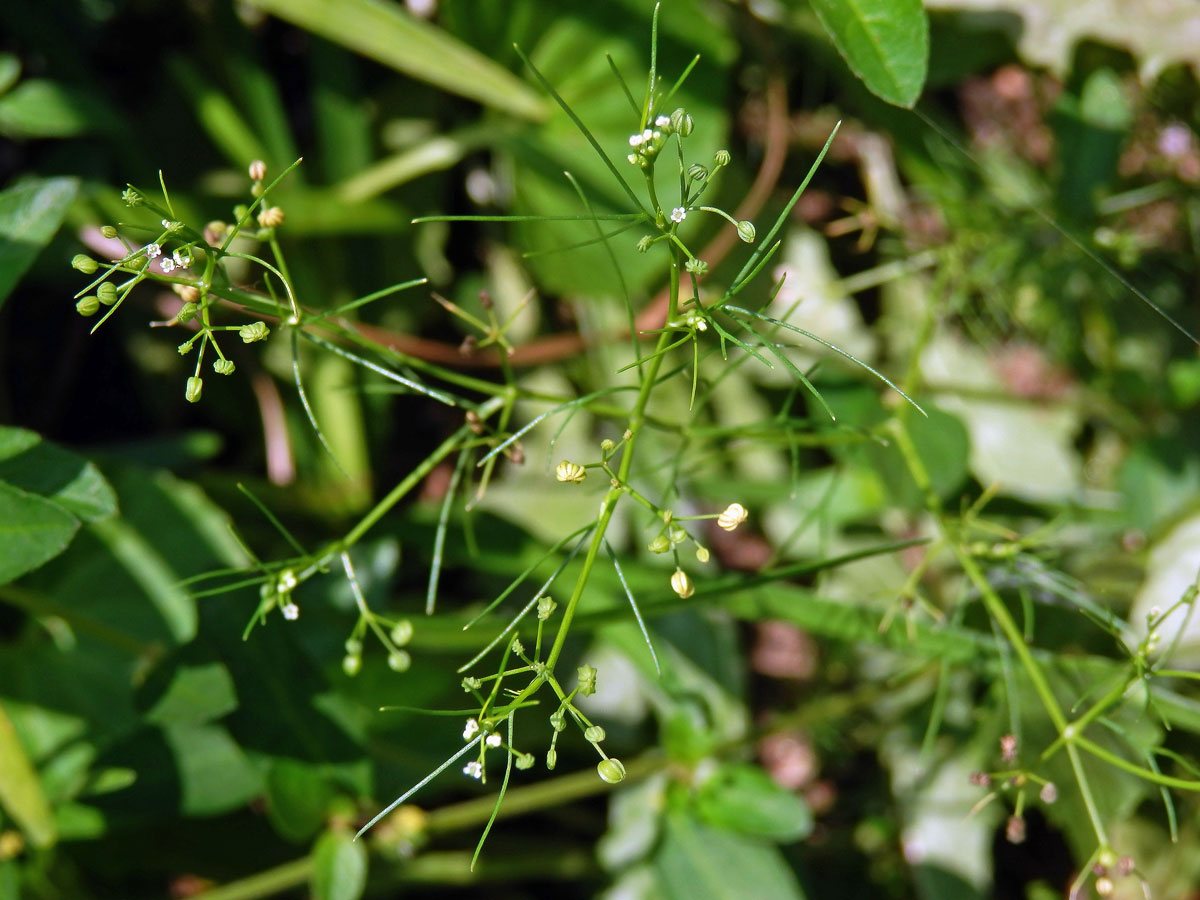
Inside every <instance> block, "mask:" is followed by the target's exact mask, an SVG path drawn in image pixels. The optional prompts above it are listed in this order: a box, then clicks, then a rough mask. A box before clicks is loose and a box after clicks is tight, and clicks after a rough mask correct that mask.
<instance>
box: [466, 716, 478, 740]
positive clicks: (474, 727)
mask: <svg viewBox="0 0 1200 900" xmlns="http://www.w3.org/2000/svg"><path fill="white" fill-rule="evenodd" d="M478 733H479V723H478V722H477V721H475V720H474V719H467V727H466V728H464V729H463V740H464V741H469V740H470V739H471V738H473V737H474V736H475V735H476V734H478Z"/></svg>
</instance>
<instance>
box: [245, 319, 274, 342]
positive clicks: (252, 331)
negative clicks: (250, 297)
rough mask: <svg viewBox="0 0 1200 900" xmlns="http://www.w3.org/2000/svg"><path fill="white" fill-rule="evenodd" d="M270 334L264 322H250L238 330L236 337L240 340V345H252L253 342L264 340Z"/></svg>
mask: <svg viewBox="0 0 1200 900" xmlns="http://www.w3.org/2000/svg"><path fill="white" fill-rule="evenodd" d="M270 333H271V329H269V328H268V327H267V323H266V322H252V323H251V324H249V325H243V326H242V327H241V328H239V329H238V337H240V338H241V339H242V343H244V344H253V343H254V342H255V341H262V340H266V338H267V336H268V335H269V334H270Z"/></svg>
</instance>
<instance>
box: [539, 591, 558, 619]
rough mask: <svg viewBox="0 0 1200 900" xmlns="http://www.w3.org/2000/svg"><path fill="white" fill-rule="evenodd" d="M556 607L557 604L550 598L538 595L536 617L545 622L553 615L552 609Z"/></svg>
mask: <svg viewBox="0 0 1200 900" xmlns="http://www.w3.org/2000/svg"><path fill="white" fill-rule="evenodd" d="M557 607H558V604H557V603H555V602H554V601H553V600H552V599H551V598H549V597H538V609H537V617H538V618H539V619H541V620H542V621H543V622H545V621H546V620H547V619H549V618H550V617H551V616H552V615H554V610H555V609H556V608H557Z"/></svg>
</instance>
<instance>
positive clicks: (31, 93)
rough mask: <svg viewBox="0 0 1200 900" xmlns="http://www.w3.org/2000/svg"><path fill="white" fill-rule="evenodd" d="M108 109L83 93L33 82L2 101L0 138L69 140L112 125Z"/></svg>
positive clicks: (35, 79)
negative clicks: (1, 136) (0, 135)
mask: <svg viewBox="0 0 1200 900" xmlns="http://www.w3.org/2000/svg"><path fill="white" fill-rule="evenodd" d="M111 121H112V119H111V112H110V110H109V109H108V107H107V106H105V105H104V104H102V103H98V102H97V100H96V98H94V97H92V96H90V95H88V94H86V93H84V92H83V91H81V90H79V89H77V88H74V87H70V86H68V85H62V84H59V83H58V82H55V81H47V80H45V79H41V78H30V79H28V80H27V81H23V82H21V83H20V84H19V85H17V86H16V87H15V88H13V89H12V91H10V92H9V93H7V94H5V95H4V96H3V97H0V134H2V135H4V136H5V137H9V138H14V139H18V140H19V139H21V138H69V137H76V136H78V135H81V134H86V133H88V132H90V131H97V130H99V129H102V128H104V127H106V126H107V125H108V124H109V123H110V122H111Z"/></svg>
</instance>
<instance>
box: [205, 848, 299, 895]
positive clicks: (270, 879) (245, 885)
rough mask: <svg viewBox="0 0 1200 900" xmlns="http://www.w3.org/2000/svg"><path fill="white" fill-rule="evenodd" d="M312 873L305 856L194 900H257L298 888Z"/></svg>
mask: <svg viewBox="0 0 1200 900" xmlns="http://www.w3.org/2000/svg"><path fill="white" fill-rule="evenodd" d="M312 871H313V858H312V857H311V856H306V857H304V858H303V859H297V860H293V861H292V862H288V863H284V864H283V865H281V866H276V867H275V868H273V869H267V870H266V871H265V872H259V873H258V874H257V875H251V876H250V877H248V878H242V879H240V880H239V881H231V882H230V883H229V884H226V885H222V886H221V887H218V888H213V889H212V890H211V891H205V892H204V893H203V894H199V895H197V898H196V900H259V898H260V897H270V896H272V895H274V894H280V893H283V892H284V891H287V890H291V889H292V888H294V887H299V886H300V885H302V884H304V882H306V881H308V879H309V878H310V877H311V875H312Z"/></svg>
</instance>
